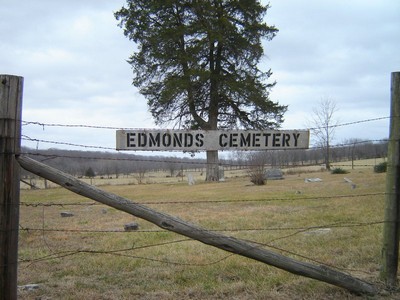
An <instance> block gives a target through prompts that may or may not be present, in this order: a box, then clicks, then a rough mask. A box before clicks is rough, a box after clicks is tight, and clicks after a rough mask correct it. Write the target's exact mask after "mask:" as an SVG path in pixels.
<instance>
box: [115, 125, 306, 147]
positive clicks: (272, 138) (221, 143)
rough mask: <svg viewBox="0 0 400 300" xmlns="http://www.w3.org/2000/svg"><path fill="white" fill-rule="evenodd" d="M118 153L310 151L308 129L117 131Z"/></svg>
mask: <svg viewBox="0 0 400 300" xmlns="http://www.w3.org/2000/svg"><path fill="white" fill-rule="evenodd" d="M116 134H117V137H116V138H117V146H116V149H117V150H145V151H189V152H190V151H205V150H283V149H307V148H308V145H309V137H310V132H309V131H308V130H264V131H258V130H209V131H207V130H172V129H165V130H163V129H154V130H153V129H137V130H117V133H116Z"/></svg>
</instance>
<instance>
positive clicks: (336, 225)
mask: <svg viewBox="0 0 400 300" xmlns="http://www.w3.org/2000/svg"><path fill="white" fill-rule="evenodd" d="M384 223H386V222H385V221H380V220H378V221H370V222H335V223H330V224H324V225H316V226H309V227H302V226H300V227H293V226H290V227H266V228H257V227H255V228H216V229H204V231H210V232H249V231H293V230H297V231H298V232H296V233H294V234H290V235H289V236H284V237H279V238H276V239H274V240H271V241H270V242H274V241H276V240H280V239H284V238H287V237H290V236H294V235H296V234H298V233H300V232H307V231H310V230H316V229H324V228H353V227H366V226H372V225H381V224H384ZM19 230H20V231H26V232H28V233H29V232H35V231H36V232H69V233H82V234H85V233H126V234H140V233H155V234H156V233H174V232H172V231H168V230H163V229H153V230H151V229H149V230H142V229H141V230H132V231H126V230H119V229H114V230H109V229H68V228H60V229H57V228H35V227H24V226H22V225H21V224H20V229H19Z"/></svg>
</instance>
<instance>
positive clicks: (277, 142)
mask: <svg viewBox="0 0 400 300" xmlns="http://www.w3.org/2000/svg"><path fill="white" fill-rule="evenodd" d="M280 141H281V134H280V133H274V134H272V147H280V146H281V144H280Z"/></svg>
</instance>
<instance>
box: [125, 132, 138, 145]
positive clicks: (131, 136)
mask: <svg viewBox="0 0 400 300" xmlns="http://www.w3.org/2000/svg"><path fill="white" fill-rule="evenodd" d="M135 135H136V133H134V132H128V133H127V134H126V146H127V147H136V144H135Z"/></svg>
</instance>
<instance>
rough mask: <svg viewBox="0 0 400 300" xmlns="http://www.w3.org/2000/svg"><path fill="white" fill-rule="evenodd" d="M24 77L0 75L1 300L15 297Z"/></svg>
mask: <svg viewBox="0 0 400 300" xmlns="http://www.w3.org/2000/svg"><path fill="white" fill-rule="evenodd" d="M22 90H23V78H22V77H17V76H11V75H0V299H1V300H3V299H4V300H5V299H7V300H8V299H17V270H18V265H17V263H18V226H19V180H20V167H19V164H18V162H17V161H16V159H15V154H18V153H19V152H20V144H21V111H22Z"/></svg>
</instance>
